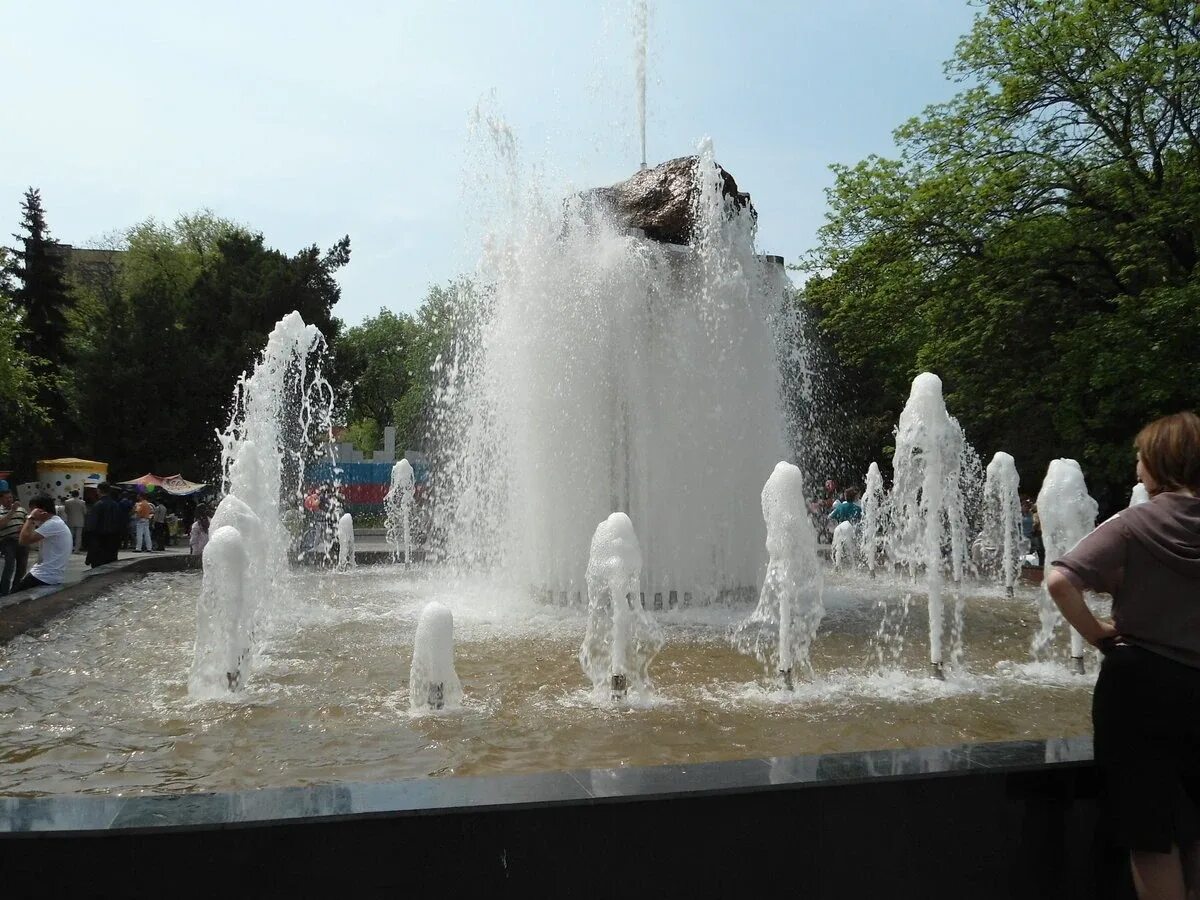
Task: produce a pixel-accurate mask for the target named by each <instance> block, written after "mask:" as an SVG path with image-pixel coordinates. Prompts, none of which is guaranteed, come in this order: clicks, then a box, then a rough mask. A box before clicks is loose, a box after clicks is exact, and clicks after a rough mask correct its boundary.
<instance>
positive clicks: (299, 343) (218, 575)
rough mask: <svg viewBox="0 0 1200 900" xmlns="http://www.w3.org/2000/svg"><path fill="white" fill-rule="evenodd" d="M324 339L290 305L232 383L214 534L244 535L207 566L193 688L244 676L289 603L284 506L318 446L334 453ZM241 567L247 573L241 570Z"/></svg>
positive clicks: (292, 500) (234, 683) (204, 690)
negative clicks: (278, 611)
mask: <svg viewBox="0 0 1200 900" xmlns="http://www.w3.org/2000/svg"><path fill="white" fill-rule="evenodd" d="M324 347H325V341H324V338H323V337H322V336H321V332H320V331H318V330H317V329H316V328H315V327H314V326H311V325H305V324H304V320H303V319H302V318H301V317H300V314H299V313H296V312H292V313H289V314H288V315H286V316H284V317H283V318H282V319H281V320H280V321H279V323H278V324H276V326H275V328H274V329H273V330H272V331H271V334H270V336H269V337H268V338H267V346H266V348H265V349H264V350H263V352H262V355H261V356H260V357H259V359H258V362H257V363H256V364H255V367H254V371H253V372H252V373H250V374H248V375H247V374H243V375H242V377H241V378H240V379H239V380H238V383H237V385H236V387H235V388H234V393H233V413H232V415H231V417H230V422H229V425H228V427H227V428H226V429H225V430H224V431H223V432H221V433H220V435H219V438H220V440H221V471H222V473H223V477H222V485H221V486H222V490H223V493H224V494H225V496H224V498H223V499H222V500H221V502H220V504H218V506H217V510H216V513H215V514H214V515H213V519H212V522H211V525H210V529H211V530H212V532H213V534H214V536H215V534H216V532H217V531H219V530H220V529H221V528H222V527H223V526H227V525H228V526H233V528H235V529H236V534H237V535H238V539H237V540H235V539H234V538H233V536H231V535H227V537H226V539H225V541H224V542H223V543H222V544H220V545H219V546H218V549H216V550H214V553H215V554H216V556H215V557H214V559H217V560H218V562H217V565H215V566H214V567H213V569H212V571H211V572H210V570H209V569H208V568H207V567H206V568H205V571H204V576H203V585H202V588H201V599H200V601H199V603H198V604H197V610H196V616H197V628H196V647H195V654H194V661H193V666H192V675H191V678H190V679H189V690H190V691H191V692H192V693H193V695H196V696H213V695H214V694H217V693H220V692H225V691H228V690H235V689H236V688H237V687H238V686H240V685H243V684H244V683H245V681H246V678H247V676H248V670H249V668H250V667H251V665H252V663H253V658H254V653H255V650H256V647H257V641H258V640H260V639H261V638H262V636H263V634H264V632H266V631H268V630H269V628H270V625H271V618H272V614H273V612H274V610H275V608H276V607H277V606H278V605H279V604H281V603H283V602H285V593H284V591H283V590H282V588H281V582H282V580H283V578H284V576H285V573H286V569H287V565H288V551H289V547H290V544H291V541H292V536H291V534H290V533H289V532H288V529H287V528H286V527H285V524H284V514H285V511H287V512H292V511H294V510H298V509H299V508H300V505H301V492H302V484H303V480H304V471H305V468H306V466H307V465H308V464H309V463H311V462H313V461H315V456H316V455H317V454H326V455H327V458H330V459H331V457H330V456H328V454H331V453H332V446H333V445H332V440H331V438H332V434H331V421H332V407H333V389H332V388H331V387H330V385H329V383H328V382H327V381H326V380H325V378H324V377H323V376H322V375H321V369H320V364H319V359H320V354H321V353H322V352H323V351H324ZM235 545H236V548H235ZM238 567H242V568H243V569H244V571H243V573H242V574H241V575H240V576H238V577H235V576H234V570H235V569H236V568H238ZM225 607H228V608H225ZM210 620H211V621H210ZM214 642H215V643H214ZM222 642H224V645H223V646H218V644H221V643H222ZM234 658H236V659H238V660H240V661H241V662H240V663H239V668H238V670H237V672H230V671H227V670H220V665H219V664H218V663H217V662H216V661H219V660H229V659H234ZM227 675H236V677H234V678H232V679H231V678H229V677H227Z"/></svg>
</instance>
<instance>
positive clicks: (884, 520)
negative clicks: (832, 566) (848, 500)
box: [859, 462, 889, 576]
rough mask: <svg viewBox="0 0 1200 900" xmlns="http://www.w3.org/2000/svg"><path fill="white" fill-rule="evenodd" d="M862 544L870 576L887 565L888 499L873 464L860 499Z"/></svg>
mask: <svg viewBox="0 0 1200 900" xmlns="http://www.w3.org/2000/svg"><path fill="white" fill-rule="evenodd" d="M862 512H863V514H862V531H861V532H860V533H859V539H860V541H861V542H862V545H861V550H860V552H861V554H862V558H863V559H864V560H865V561H866V565H867V570H868V571H869V572H870V573H871V575H872V576H874V574H875V568H876V566H879V565H881V564H887V563H888V562H889V560H888V558H887V539H886V534H887V530H888V498H887V492H886V491H885V490H884V488H883V475H882V474H881V473H880V471H879V463H877V462H873V463H871V465H870V467H869V468H868V469H867V480H866V488H865V490H864V491H863V498H862Z"/></svg>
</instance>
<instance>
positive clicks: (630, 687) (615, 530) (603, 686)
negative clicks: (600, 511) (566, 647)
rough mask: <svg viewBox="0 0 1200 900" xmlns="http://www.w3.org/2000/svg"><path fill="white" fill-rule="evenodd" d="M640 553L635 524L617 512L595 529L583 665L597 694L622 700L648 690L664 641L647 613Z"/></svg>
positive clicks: (588, 571)
mask: <svg viewBox="0 0 1200 900" xmlns="http://www.w3.org/2000/svg"><path fill="white" fill-rule="evenodd" d="M641 574H642V551H641V547H640V546H639V545H638V539H637V534H636V533H634V530H633V523H632V522H631V521H630V520H629V516H627V515H625V513H619V512H617V513H613V514H612V515H611V516H609V517H608V518H607V519H605V520H604V521H603V522H601V523H600V524H599V525H597V526H596V532H595V534H594V535H593V536H592V544H591V551H590V553H589V555H588V566H587V592H588V615H587V631H586V632H585V633H584V638H583V645H582V646H581V647H580V648H579V662H580V664H581V665H582V666H583V671H584V673H585V674H586V675H587V676H588V678H590V679H591V682H592V688H593V692H594V693H595V694H596V695H597V696H602V695H604V693H605V692H608V696H609V698H610V699H612V700H624V699H625V698H626V696H627V694H628V693H629V691H634V692H635V693H640V694H644V693H647V692H648V691H649V690H650V676H649V668H650V663H651V662H652V661H653V660H654V657H655V656H656V655H657V654H658V651H659V649H661V647H662V643H663V637H662V632H661V631H660V630H659V628H658V625H657V624H656V623H655V622H654V619H653V618H652V617H651V616H649V615H648V614H647V613H646V610H645V608H644V604H643V601H642V597H643V594H642V590H641Z"/></svg>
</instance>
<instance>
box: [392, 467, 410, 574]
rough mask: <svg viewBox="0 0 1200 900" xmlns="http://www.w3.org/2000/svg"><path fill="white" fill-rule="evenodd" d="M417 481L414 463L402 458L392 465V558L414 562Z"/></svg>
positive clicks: (407, 562)
mask: <svg viewBox="0 0 1200 900" xmlns="http://www.w3.org/2000/svg"><path fill="white" fill-rule="evenodd" d="M415 489H416V481H415V479H414V478H413V468H412V464H411V463H409V461H408V460H407V459H402V460H400V461H399V462H398V463H396V464H395V465H394V466H392V483H391V487H390V488H389V489H388V495H387V540H388V543H389V544H391V545H392V559H393V560H395V561H396V562H399V561H400V558H401V555H400V554H401V551H403V554H404V557H403V558H404V564H405V565H406V566H407V565H411V564H412V504H413V491H414V490H415Z"/></svg>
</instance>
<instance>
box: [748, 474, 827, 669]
mask: <svg viewBox="0 0 1200 900" xmlns="http://www.w3.org/2000/svg"><path fill="white" fill-rule="evenodd" d="M762 513H763V521H764V522H765V523H766V527H767V556H768V562H767V575H766V578H765V579H764V581H763V587H762V593H761V594H760V595H759V598H758V606H757V607H756V608H755V610H754V612H753V613H752V614H751V615H750V617H749V618H748V619H746V620H745V621H744V622H742V623H741V624H740V625H739V626H738V627H737V628H736V629H735V630H734V634H733V639H734V645H735V646H737V647H739V648H740V649H742V650H744V651H748V652H752V653H753V654H754V655H755V656H756V657H757V658H758V659H759V660H760V661H761V662H764V663H768V664H769V663H770V662H774V663H775V671H776V672H777V673H778V674H779V679H780V681H781V682H782V684H783V686H784V687H785V688H787V689H788V690H791V689H792V685H793V679H794V674H795V669H796V668H797V667H798V668H800V669H803V670H805V671H806V672H810V671H811V668H812V666H811V664H810V663H809V655H810V651H811V648H812V641H813V636H814V635H816V633H817V628H818V627H819V626H820V624H821V617H822V616H823V615H824V611H825V608H824V605H823V602H822V596H821V595H822V589H823V585H824V581H823V579H822V577H821V563H820V558H819V557H818V555H817V534H816V531H815V530H814V529H813V525H812V521H811V520H810V519H809V516H808V500H807V498H806V497H805V494H804V477H803V476H802V475H801V474H800V469H799V468H797V467H796V466H794V465H792V464H791V463H787V462H781V463H778V464H777V465H776V466H775V469H774V471H773V472H772V473H771V477H770V478H768V479H767V483H766V484H765V485H763V489H762Z"/></svg>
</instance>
